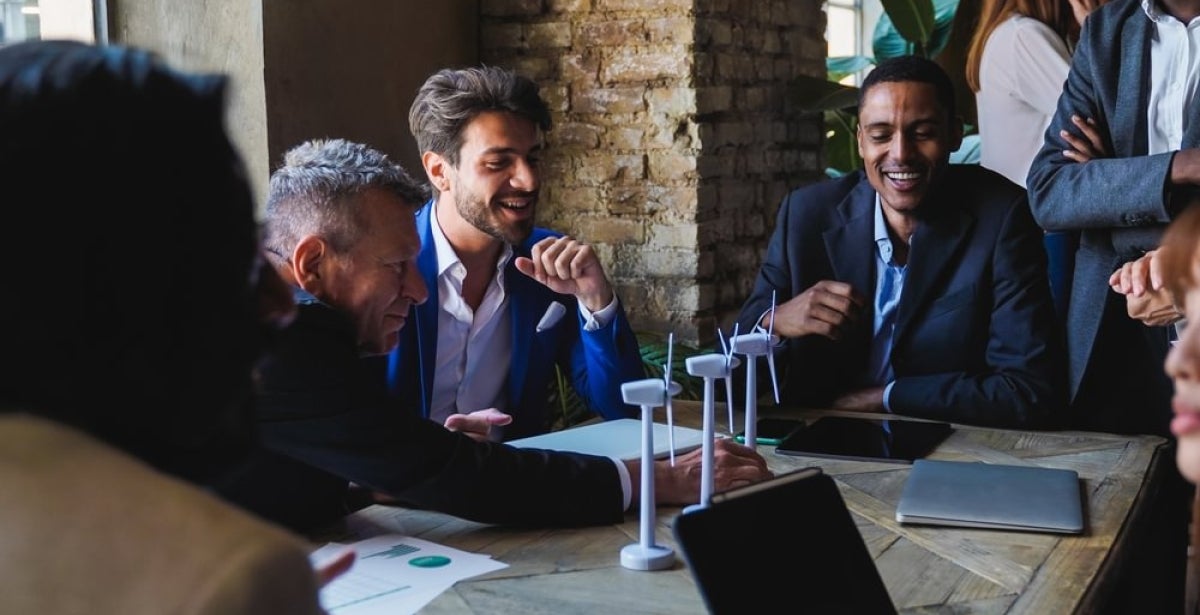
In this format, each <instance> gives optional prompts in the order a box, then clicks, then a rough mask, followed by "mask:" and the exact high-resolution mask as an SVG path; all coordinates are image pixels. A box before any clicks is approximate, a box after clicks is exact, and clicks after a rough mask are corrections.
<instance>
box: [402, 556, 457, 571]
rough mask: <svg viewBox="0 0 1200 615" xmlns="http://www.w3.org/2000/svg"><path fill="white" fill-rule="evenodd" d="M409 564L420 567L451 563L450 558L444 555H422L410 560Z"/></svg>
mask: <svg viewBox="0 0 1200 615" xmlns="http://www.w3.org/2000/svg"><path fill="white" fill-rule="evenodd" d="M408 563H409V564H412V565H413V566H416V567H418V568H438V567H441V566H445V565H446V564H449V563H450V558H448V557H446V556H444V555H422V556H421V557H414V558H412V559H410V560H408Z"/></svg>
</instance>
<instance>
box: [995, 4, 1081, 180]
mask: <svg viewBox="0 0 1200 615" xmlns="http://www.w3.org/2000/svg"><path fill="white" fill-rule="evenodd" d="M1070 59H1071V54H1070V51H1068V50H1067V44H1066V42H1064V41H1063V39H1062V37H1060V36H1059V35H1058V34H1057V33H1055V32H1054V30H1053V29H1051V28H1050V26H1047V25H1046V24H1044V23H1042V22H1040V21H1038V20H1036V19H1033V18H1031V17H1026V16H1024V15H1013V16H1012V17H1009V18H1008V19H1006V20H1005V21H1004V22H1002V23H1001V24H1000V25H998V26H996V29H995V30H993V31H992V34H991V35H990V36H988V39H987V43H986V44H985V45H984V47H983V55H982V57H981V58H980V62H979V91H978V92H976V93H975V105H976V108H977V110H978V116H979V147H980V152H979V162H980V164H981V165H982V166H984V167H987V168H989V169H991V170H993V171H996V172H998V173H1000V174H1001V175H1003V176H1005V177H1007V178H1008V179H1009V180H1010V181H1012V182H1013V183H1014V184H1017V185H1018V186H1021V187H1022V188H1024V187H1025V177H1026V176H1027V175H1028V174H1029V166H1030V164H1032V163H1033V158H1034V156H1036V155H1037V153H1038V151H1039V150H1041V148H1042V141H1043V140H1044V138H1045V133H1046V127H1047V126H1049V125H1050V120H1051V118H1053V117H1054V111H1055V109H1056V108H1057V106H1058V97H1059V95H1060V94H1062V88H1063V82H1065V81H1066V79H1067V72H1068V70H1069V69H1070Z"/></svg>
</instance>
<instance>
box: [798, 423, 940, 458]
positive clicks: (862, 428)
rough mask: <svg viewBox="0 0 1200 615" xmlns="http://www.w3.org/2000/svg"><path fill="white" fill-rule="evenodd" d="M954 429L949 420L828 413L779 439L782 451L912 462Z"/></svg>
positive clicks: (814, 455)
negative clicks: (935, 421)
mask: <svg viewBox="0 0 1200 615" xmlns="http://www.w3.org/2000/svg"><path fill="white" fill-rule="evenodd" d="M953 431H954V428H953V427H951V426H950V424H949V423H927V422H921V421H899V420H886V419H881V420H875V419H859V418H849V417H841V416H826V417H822V418H820V419H817V420H816V421H815V422H813V423H812V424H811V425H809V426H807V427H804V428H803V429H799V430H797V431H796V432H794V433H793V434H792V435H790V436H788V437H787V438H786V439H784V441H783V442H780V443H779V446H778V447H776V448H775V452H776V453H778V454H780V455H804V456H808V457H833V458H837V459H856V460H860V461H888V462H893V463H912V462H913V460H916V459H920V458H922V457H925V456H926V455H928V454H929V453H931V452H933V449H935V448H937V445H938V444H941V442H942V440H945V439H946V437H947V436H949V435H950V434H951V433H952V432H953Z"/></svg>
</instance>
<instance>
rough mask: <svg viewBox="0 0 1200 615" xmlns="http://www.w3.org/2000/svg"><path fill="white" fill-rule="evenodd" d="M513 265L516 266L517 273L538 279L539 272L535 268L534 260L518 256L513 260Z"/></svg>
mask: <svg viewBox="0 0 1200 615" xmlns="http://www.w3.org/2000/svg"><path fill="white" fill-rule="evenodd" d="M513 265H516V267H517V271H520V272H521V273H523V274H525V275H527V276H529V277H531V278H534V279H537V270H536V269H535V268H534V266H533V260H532V259H530V258H529V257H527V256H518V257H517V258H515V259H514V260H513Z"/></svg>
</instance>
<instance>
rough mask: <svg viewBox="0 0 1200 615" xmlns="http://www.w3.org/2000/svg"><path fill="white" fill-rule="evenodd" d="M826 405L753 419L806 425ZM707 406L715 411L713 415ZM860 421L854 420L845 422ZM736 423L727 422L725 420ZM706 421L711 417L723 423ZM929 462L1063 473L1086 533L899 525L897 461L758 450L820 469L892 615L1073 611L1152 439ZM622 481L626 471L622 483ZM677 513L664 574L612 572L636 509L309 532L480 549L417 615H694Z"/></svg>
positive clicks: (1124, 522)
mask: <svg viewBox="0 0 1200 615" xmlns="http://www.w3.org/2000/svg"><path fill="white" fill-rule="evenodd" d="M676 408H677V410H676V412H677V416H676V420H677V421H678V422H679V423H680V424H684V425H691V426H698V420H699V419H698V415H699V411H698V404H696V403H695V402H676ZM824 414H835V415H843V416H854V415H855V414H854V413H847V412H835V411H814V410H809V411H782V410H779V409H774V408H764V409H763V410H762V411H761V412H760V416H768V415H769V416H796V417H801V418H805V419H813V418H815V417H817V416H821V415H824ZM723 416H724V414H723V410H721V409H720V408H718V417H723ZM859 416H862V415H859ZM738 420H739V421H740V420H741V417H740V416H739V417H738ZM718 422H720V423H724V422H725V421H724V420H719V421H718ZM955 427H956V431H955V433H953V434H952V435H951V436H950V437H949V438H948V439H947V440H946V441H945V442H944V443H942V445H941V446H939V447H938V449H937V450H936V451H935V452H934V453H933V454H932V455H930V458H934V459H950V460H963V461H984V462H989V463H1003V464H1014V465H1037V466H1044V467H1051V468H1066V469H1071V470H1075V471H1077V472H1078V473H1079V476H1080V478H1081V480H1082V482H1083V484H1084V492H1085V494H1086V498H1087V501H1086V502H1085V514H1086V518H1087V530H1086V532H1085V534H1083V535H1080V536H1059V535H1053V534H1037V533H1025V532H1005V531H993V530H981V529H959V528H941V527H939V528H932V527H918V526H902V525H900V524H898V523H897V522H896V521H895V513H896V501H897V499H898V498H899V495H900V492H901V489H902V488H903V486H904V481H905V478H906V477H907V475H908V471H909V469H910V467H911V466H908V465H903V464H891V463H874V462H861V461H840V460H830V459H821V458H815V457H787V456H781V455H776V454H775V453H774V451H773V449H772V448H771V447H767V446H760V447H759V452H760V453H761V454H762V455H763V456H764V457H765V458H766V459H767V461H768V463H769V464H770V467H771V469H772V470H773V471H775V472H776V473H782V472H787V471H789V470H793V469H796V468H800V467H805V466H812V465H815V466H820V467H821V468H823V469H824V470H825V472H826V473H828V474H830V475H832V476H833V477H834V478H835V480H836V481H837V483H838V486H839V488H840V489H841V492H842V496H843V498H844V499H845V501H846V504H847V506H848V507H849V509H850V510H851V512H852V513H853V515H852V516H853V517H854V519H855V521H856V523H857V524H858V527H859V530H860V531H861V532H862V536H863V538H864V539H865V541H866V543H867V546H868V548H869V550H870V552H871V554H872V556H873V557H874V558H875V564H876V566H877V567H878V568H879V572H880V574H881V576H882V577H883V580H884V583H885V584H886V585H887V588H888V592H889V594H890V595H891V597H892V601H893V602H894V603H895V604H896V607H897V608H898V609H900V611H901V612H918V611H920V612H926V611H931V610H944V609H953V610H954V612H961V613H1031V614H1038V615H1041V614H1047V613H1072V612H1078V613H1085V612H1091V611H1093V610H1095V608H1096V607H1097V606H1099V605H1103V604H1104V601H1105V599H1106V598H1107V597H1108V596H1109V595H1110V594H1111V592H1112V588H1113V586H1114V580H1115V579H1117V578H1118V577H1119V576H1120V574H1121V567H1122V566H1123V565H1125V564H1126V563H1127V561H1126V560H1128V559H1129V558H1128V557H1123V554H1124V553H1127V552H1128V551H1129V549H1130V546H1131V544H1133V543H1134V542H1135V541H1136V540H1137V533H1138V532H1139V531H1140V526H1141V525H1145V524H1144V523H1139V519H1141V518H1142V517H1143V516H1144V513H1145V510H1146V509H1147V508H1148V504H1147V502H1148V501H1149V500H1151V499H1152V498H1153V497H1154V495H1155V491H1156V489H1157V486H1156V483H1157V477H1158V476H1160V475H1161V472H1160V471H1159V470H1160V469H1161V464H1173V463H1174V459H1173V458H1171V457H1170V456H1169V455H1160V454H1159V449H1160V446H1161V445H1162V444H1164V442H1165V440H1164V439H1162V438H1159V437H1154V436H1120V435H1109V434H1098V433H1088V432H1074V431H1051V432H1031V431H1009V430H998V429H985V428H976V427H970V426H963V425H956V426H955ZM633 478H634V480H636V479H637V477H633ZM678 512H679V509H677V508H659V510H658V515H657V519H658V524H659V529H658V531H657V537H656V541H657V542H658V543H659V544H664V545H668V546H670V547H672V548H673V549H675V552H676V558H677V562H676V564H675V566H674V567H673V568H671V569H669V570H664V571H658V572H639V571H634V570H628V569H625V568H622V567H621V565H620V563H619V559H620V550H621V548H622V547H623V546H625V545H627V544H630V543H633V542H637V541H638V515H637V512H636V511H632V512H631V513H630V514H628V515H627V516H626V521H625V522H624V523H621V524H619V525H611V526H601V527H591V528H584V529H542V530H522V529H511V528H504V527H494V526H487V525H481V524H478V523H473V522H469V521H464V520H462V519H458V518H455V517H451V516H448V515H443V514H439V513H431V512H425V511H413V510H406V509H402V508H395V507H386V506H372V507H369V508H366V509H363V510H362V511H359V512H357V513H355V514H353V515H351V516H350V517H348V518H347V519H346V521H345V523H344V524H343V525H342V526H341V527H339V528H332V529H331V531H330V532H329V533H328V534H323V535H321V536H317V537H314V538H315V539H318V540H322V541H324V540H339V541H352V540H355V539H362V538H366V537H369V536H372V535H376V534H380V533H387V532H394V533H400V534H407V535H411V536H418V537H421V538H424V539H426V540H431V541H434V542H438V543H441V544H445V545H448V546H451V547H455V548H458V549H463V550H467V551H473V552H479V553H487V554H489V555H491V556H493V557H495V558H496V559H498V560H500V561H502V562H505V563H507V564H508V565H509V567H508V568H505V569H503V570H499V571H496V572H493V573H489V574H487V575H483V576H479V577H475V578H472V579H468V580H466V581H461V582H459V583H458V584H456V585H455V586H454V587H453V588H451V589H450V590H449V591H447V592H445V593H444V594H442V595H441V596H439V597H438V598H437V599H435V600H434V601H433V602H432V603H430V604H429V605H428V606H427V607H426V608H425V609H423V610H422V611H421V612H422V613H434V614H437V613H555V614H562V613H588V614H591V613H620V614H622V615H628V614H633V613H703V612H704V610H705V609H704V604H703V602H702V600H701V598H700V595H699V593H698V590H697V589H696V586H695V584H694V582H693V581H692V578H691V576H690V573H689V571H688V570H687V569H686V567H685V565H684V564H683V560H682V554H681V553H680V552H679V549H678V546H677V545H676V544H675V542H674V539H673V537H672V533H671V529H670V526H671V523H672V521H673V520H674V517H675V515H676V514H678Z"/></svg>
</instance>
